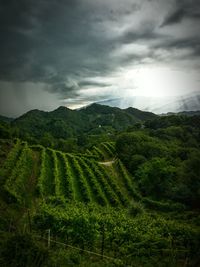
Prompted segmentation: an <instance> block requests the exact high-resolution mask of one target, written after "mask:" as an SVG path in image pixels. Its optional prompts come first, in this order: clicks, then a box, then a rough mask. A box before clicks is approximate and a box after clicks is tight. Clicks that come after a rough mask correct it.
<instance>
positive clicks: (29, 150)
mask: <svg viewBox="0 0 200 267" xmlns="http://www.w3.org/2000/svg"><path fill="white" fill-rule="evenodd" d="M4 146H5V147H6V149H7V150H8V153H7V154H6V156H5V155H4V153H3V152H2V155H3V156H4V159H5V160H4V161H3V160H1V162H2V164H1V165H2V167H1V168H0V177H2V179H1V194H2V199H3V201H2V203H4V202H5V203H6V204H2V203H1V205H2V207H0V208H1V210H4V213H3V214H4V215H3V216H2V219H1V220H0V233H4V234H3V235H2V240H4V239H5V240H7V241H6V242H7V243H6V245H5V244H4V243H3V242H2V247H5V248H6V249H7V251H6V252H4V253H7V254H5V255H7V256H4V254H3V255H2V256H1V254H0V265H1V259H2V258H4V261H5V262H7V263H6V265H2V266H6V267H7V266H20V267H21V266H24V267H25V266H31V267H34V266H36V267H40V266H63V267H64V266H99V267H100V266H109V267H110V266H113V267H114V266H163V267H164V266H174V267H175V266H193V265H187V260H188V258H189V259H190V261H191V262H194V264H196V259H197V260H198V256H197V255H198V254H199V253H198V249H199V237H200V236H199V221H198V220H197V219H198V217H197V215H196V213H195V212H194V213H192V212H190V211H188V213H185V206H184V205H181V204H180V203H178V204H177V203H175V202H174V203H172V202H171V203H168V202H166V203H165V202H159V201H155V200H153V199H150V198H148V197H144V196H143V197H142V196H141V193H140V191H139V189H138V187H137V185H136V182H135V180H134V178H133V176H131V175H130V173H129V172H128V170H127V169H126V167H125V166H124V164H123V163H122V161H121V160H120V159H119V158H118V157H117V154H116V151H115V144H114V142H102V143H100V144H98V145H96V146H93V147H92V148H91V149H90V150H88V149H87V150H86V151H85V153H65V152H63V151H58V150H55V149H52V148H49V147H44V146H41V145H29V144H28V143H27V142H24V141H20V140H19V139H16V140H15V141H14V142H12V143H11V144H9V145H4ZM2 147H3V146H2ZM7 210H8V213H7ZM169 214H170V217H169ZM184 216H185V217H184ZM187 216H188V217H187ZM182 218H184V220H185V221H183V220H182ZM187 218H190V220H191V223H186V221H187ZM14 233H15V234H14ZM18 235H19V236H18ZM47 235H48V236H47ZM50 235H51V236H50ZM27 240H28V241H27ZM10 242H11V244H10ZM26 242H28V243H27V247H28V246H30V242H32V245H31V246H32V247H31V249H30V248H27V251H28V252H27V253H29V254H28V255H29V256H27V257H28V258H27V259H26V260H27V261H28V262H27V265H23V264H24V260H23V257H22V256H24V254H23V253H24V247H25V245H24V244H26ZM47 242H48V243H47ZM12 244H13V245H12ZM16 244H17V245H16ZM12 246H13V247H12ZM17 246H18V248H19V251H20V252H19V255H18V254H17V255H15V256H14V257H13V259H11V261H12V262H13V265H12V264H11V265H9V264H10V263H9V262H10V257H9V256H8V255H10V253H11V252H12V253H13V250H15V249H16V247H17ZM41 246H42V247H43V246H44V247H45V249H43V248H41ZM33 251H34V253H36V254H34V253H33ZM20 253H21V254H20ZM150 255H153V256H150ZM25 258H26V256H25ZM163 259H164V260H163ZM16 262H17V263H18V265H16ZM157 262H160V264H159V265H156V264H157ZM93 263H94V265H93ZM194 266H198V263H197V265H194Z"/></svg>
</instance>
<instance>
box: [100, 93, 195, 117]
mask: <svg viewBox="0 0 200 267" xmlns="http://www.w3.org/2000/svg"><path fill="white" fill-rule="evenodd" d="M98 103H100V104H103V105H108V106H112V107H119V108H122V109H124V108H128V107H134V108H137V109H141V110H144V111H150V112H153V113H156V114H162V113H169V112H175V113H178V112H183V111H196V110H200V94H198V93H193V94H188V95H183V96H174V97H172V96H170V97H165V98H162V97H147V96H133V97H121V98H113V99H107V100H103V101H99V102H98Z"/></svg>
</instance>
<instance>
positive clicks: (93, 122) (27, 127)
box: [12, 104, 156, 138]
mask: <svg viewBox="0 0 200 267" xmlns="http://www.w3.org/2000/svg"><path fill="white" fill-rule="evenodd" d="M155 117H156V115H155V114H153V113H149V112H143V111H140V110H138V109H134V108H128V109H124V110H123V109H120V108H117V107H109V106H105V105H100V104H91V105H90V106H87V107H85V108H82V109H79V110H71V109H69V108H66V107H59V108H57V109H56V110H54V111H51V112H45V111H40V110H31V111H29V112H27V113H25V114H24V115H22V116H20V117H19V118H17V119H15V120H14V121H13V122H12V125H15V126H17V127H19V128H20V129H21V131H22V132H26V133H27V134H30V135H31V136H34V137H41V136H43V135H44V133H50V134H51V135H53V136H54V137H56V138H69V137H74V136H77V135H80V134H82V133H87V134H97V133H104V132H112V131H116V130H117V131H120V130H125V129H126V128H127V127H129V126H133V125H134V124H135V123H137V122H141V121H144V120H150V119H154V118H155Z"/></svg>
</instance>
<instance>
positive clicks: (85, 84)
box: [79, 80, 110, 87]
mask: <svg viewBox="0 0 200 267" xmlns="http://www.w3.org/2000/svg"><path fill="white" fill-rule="evenodd" d="M109 85H110V84H108V83H103V82H95V81H87V80H86V81H81V82H79V87H107V86H109Z"/></svg>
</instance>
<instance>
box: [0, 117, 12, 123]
mask: <svg viewBox="0 0 200 267" xmlns="http://www.w3.org/2000/svg"><path fill="white" fill-rule="evenodd" d="M12 120H14V119H13V118H8V117H5V116H2V115H0V121H1V122H11V121H12Z"/></svg>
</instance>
